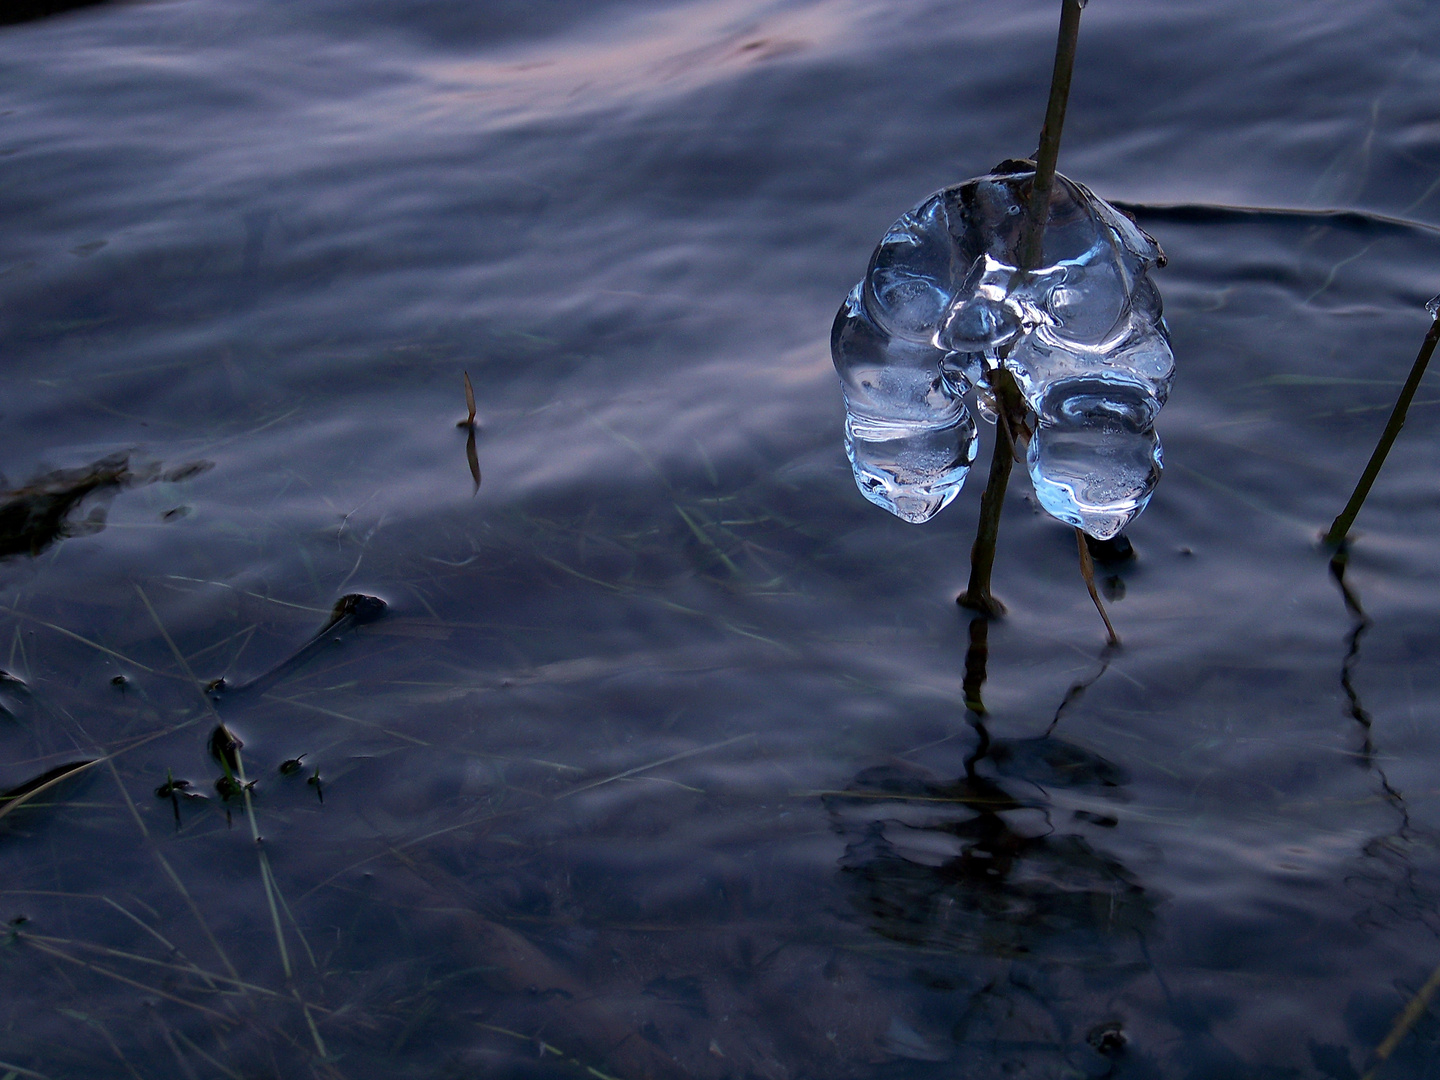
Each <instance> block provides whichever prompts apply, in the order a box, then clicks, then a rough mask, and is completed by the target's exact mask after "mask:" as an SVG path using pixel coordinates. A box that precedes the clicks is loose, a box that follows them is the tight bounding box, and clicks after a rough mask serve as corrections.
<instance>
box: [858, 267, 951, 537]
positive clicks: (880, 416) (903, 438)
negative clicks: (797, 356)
mask: <svg viewBox="0 0 1440 1080" xmlns="http://www.w3.org/2000/svg"><path fill="white" fill-rule="evenodd" d="M830 351H831V355H832V357H833V358H834V361H835V370H836V371H837V372H839V374H840V384H841V387H842V388H843V390H844V392H845V453H846V456H847V457H849V459H850V467H851V469H852V470H853V471H854V474H855V483H856V485H857V486H858V487H859V488H860V493H861V494H862V495H864V496H865V498H867V499H869V500H870V501H871V502H873V503H874V504H875V505H876V506H880V507H884V508H885V509H886V510H888V511H890V512H891V513H892V514H894V515H895V516H896V517H899V518H903V519H904V520H905V521H909V522H912V523H915V524H919V523H921V522H924V521H929V520H930V518H932V517H934V516H935V515H936V514H938V513H939V512H940V511H941V510H943V509H944V508H945V507H946V506H948V505H949V504H950V502H951V500H953V499H954V498H955V496H956V495H957V494H959V492H960V488H961V486H962V485H963V484H964V483H965V477H966V476H967V475H968V474H969V472H970V465H971V463H972V462H974V460H975V454H976V451H977V449H978V447H979V435H978V433H977V431H976V428H975V421H974V418H973V417H972V416H971V415H970V410H969V409H967V408H966V407H965V399H964V398H963V397H961V394H962V393H964V391H965V390H966V389H968V388H969V380H968V377H967V375H966V371H967V368H966V366H965V365H964V364H963V363H960V364H955V365H952V366H951V368H950V370H949V372H948V373H945V372H942V370H941V366H942V363H943V362H944V360H945V354H944V353H943V352H942V351H941V350H939V349H937V348H935V346H934V345H932V344H930V343H929V342H928V341H917V340H914V339H913V338H902V337H892V336H891V335H889V334H887V333H886V332H885V331H884V330H883V329H881V328H880V327H879V326H878V325H876V323H875V321H874V320H872V319H871V318H870V316H869V314H868V312H867V311H866V304H865V297H864V291H863V289H862V288H861V287H860V286H858V285H857V286H856V287H855V289H854V290H852V291H851V293H850V295H849V296H848V297H847V298H846V300H845V303H844V304H843V305H842V306H841V308H840V312H839V314H838V315H837V316H836V317H835V327H834V329H833V330H832V331H831V335H830ZM975 374H976V375H978V371H976V372H975Z"/></svg>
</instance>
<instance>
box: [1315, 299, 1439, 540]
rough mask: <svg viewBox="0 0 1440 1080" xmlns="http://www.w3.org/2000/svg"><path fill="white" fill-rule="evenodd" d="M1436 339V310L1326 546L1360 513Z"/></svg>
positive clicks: (1398, 431) (1413, 395)
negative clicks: (1406, 376) (1368, 459)
mask: <svg viewBox="0 0 1440 1080" xmlns="http://www.w3.org/2000/svg"><path fill="white" fill-rule="evenodd" d="M1437 341H1440V312H1437V313H1436V315H1435V317H1434V320H1433V321H1432V322H1431V323H1430V331H1429V333H1427V334H1426V335H1425V340H1424V342H1422V343H1421V345H1420V353H1419V355H1417V356H1416V357H1415V363H1414V364H1413V365H1412V366H1411V368H1410V377H1409V378H1408V379H1406V380H1405V385H1404V386H1403V387H1402V388H1401V390H1400V396H1399V397H1398V398H1396V399H1395V408H1394V409H1393V410H1392V411H1391V413H1390V421H1389V423H1387V424H1386V425H1385V431H1384V433H1383V434H1382V435H1381V436H1380V441H1379V442H1378V443H1376V444H1375V452H1374V453H1372V454H1371V455H1370V461H1369V463H1367V464H1366V466H1365V471H1364V472H1363V473H1361V474H1360V482H1359V483H1357V484H1356V485H1355V490H1354V492H1352V493H1351V495H1350V501H1349V502H1348V503H1346V504H1345V509H1344V510H1342V511H1340V516H1339V517H1337V518H1336V519H1335V522H1334V524H1332V525H1331V526H1330V531H1329V532H1328V533H1326V534H1325V543H1326V544H1327V545H1328V546H1330V547H1337V548H1338V547H1339V546H1340V545H1341V544H1342V543H1344V542H1345V536H1346V534H1347V533H1349V532H1350V526H1351V525H1353V524H1355V515H1356V514H1358V513H1360V507H1362V506H1363V505H1365V497H1366V496H1367V495H1369V494H1370V487H1371V485H1372V484H1374V483H1375V478H1376V477H1377V476H1379V475H1380V467H1381V466H1382V465H1384V464H1385V457H1386V455H1388V454H1389V453H1390V447H1392V446H1394V445H1395V439H1396V437H1397V436H1398V435H1399V434H1400V429H1401V428H1402V427H1404V426H1405V414H1406V412H1407V411H1409V408H1410V402H1411V400H1412V399H1413V398H1414V397H1415V391H1416V390H1418V389H1420V380H1421V379H1422V378H1424V376H1425V367H1426V365H1428V364H1429V363H1430V356H1431V354H1433V353H1434V352H1435V343H1436V342H1437Z"/></svg>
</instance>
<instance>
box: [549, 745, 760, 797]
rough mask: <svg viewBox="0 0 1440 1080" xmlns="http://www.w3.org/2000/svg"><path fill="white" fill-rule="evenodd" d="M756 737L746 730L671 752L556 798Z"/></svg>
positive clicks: (574, 788) (568, 795)
mask: <svg viewBox="0 0 1440 1080" xmlns="http://www.w3.org/2000/svg"><path fill="white" fill-rule="evenodd" d="M754 737H755V734H754V732H746V733H745V734H744V735H736V736H735V737H734V738H730V739H724V740H722V741H720V742H717V743H711V744H710V745H709V746H697V747H695V749H693V750H682V751H681V752H680V753H678V754H671V755H670V756H669V757H664V758H661V759H660V760H659V761H652V762H650V763H649V764H648V765H637V766H635V768H633V769H626V770H625V771H624V772H618V773H616V774H615V775H613V776H607V777H605V778H604V779H602V780H593V781H591V782H590V783H588V784H581V785H580V786H579V787H573V788H570V789H569V790H568V791H562V792H561V793H560V794H559V795H556V796H555V798H556V800H557V801H558V800H560V799H568V798H569V797H570V796H571V795H578V794H580V793H581V792H582V791H590V790H591V789H592V788H597V787H601V786H603V785H605V784H610V783H614V782H615V781H616V780H624V779H625V778H626V777H630V776H638V775H639V774H640V773H644V772H649V771H650V770H651V769H658V768H659V767H660V766H661V765H669V764H670V763H671V762H674V761H682V760H684V759H685V758H692V757H695V756H696V755H698V754H706V753H709V752H710V751H711V750H721V749H723V748H724V747H727V746H733V745H734V744H735V743H738V742H744V741H745V740H746V739H753V738H754Z"/></svg>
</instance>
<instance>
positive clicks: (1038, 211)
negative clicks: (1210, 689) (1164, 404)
mask: <svg viewBox="0 0 1440 1080" xmlns="http://www.w3.org/2000/svg"><path fill="white" fill-rule="evenodd" d="M1081 7H1082V4H1081V0H1063V4H1062V7H1061V9H1060V35H1059V38H1058V39H1057V41H1056V43H1055V69H1054V71H1053V72H1052V73H1051V76H1050V101H1049V103H1048V104H1047V105H1046V107H1045V124H1044V126H1043V127H1042V128H1041V129H1040V149H1039V150H1037V151H1036V154H1035V180H1034V182H1033V184H1032V185H1031V188H1030V207H1029V213H1028V214H1027V215H1026V220H1025V234H1024V238H1023V240H1022V242H1021V248H1020V263H1021V265H1020V269H1021V271H1022V273H1023V272H1027V271H1030V270H1034V269H1035V268H1036V267H1038V266H1039V265H1040V263H1041V260H1042V259H1043V258H1044V250H1045V226H1046V224H1047V223H1048V222H1049V220H1050V193H1051V192H1052V191H1053V190H1054V188H1055V165H1056V162H1057V161H1058V160H1059V157H1060V133H1061V131H1062V130H1063V128H1064V126H1065V107H1066V104H1067V103H1068V102H1069V100H1070V76H1071V75H1072V74H1073V73H1074V71H1075V49H1076V46H1077V44H1078V43H1079V39H1080V9H1081ZM990 383H991V391H992V392H993V393H994V395H995V411H996V413H997V416H996V424H995V449H994V451H993V454H992V456H991V458H990V479H989V481H988V482H987V483H986V485H985V492H984V494H982V495H981V496H980V522H979V524H978V525H977V526H976V529H975V543H974V546H972V547H971V549H970V583H969V585H967V586H966V587H965V591H964V592H963V593H961V594H960V595H959V596H958V597H956V603H958V604H960V605H961V606H962V607H967V608H971V609H973V610H975V611H978V612H980V613H981V614H982V615H987V616H994V615H1002V614H1004V612H1005V605H1004V604H1002V603H1001V602H1000V601H999V600H997V599H995V597H994V596H992V595H991V593H990V572H991V570H992V569H993V568H994V566H995V545H996V542H997V541H998V540H999V537H1000V512H1001V510H1002V509H1003V508H1004V504H1005V489H1006V487H1007V486H1008V485H1009V483H1010V467H1011V465H1012V464H1014V461H1015V447H1016V439H1015V433H1016V432H1018V431H1020V430H1021V427H1022V424H1023V422H1024V419H1025V402H1024V399H1023V398H1022V397H1021V396H1020V388H1019V387H1018V386H1016V385H1015V377H1014V376H1013V375H1011V374H1010V372H1009V371H1007V370H1005V367H1004V365H1003V364H1002V365H1001V366H1000V367H999V368H997V370H996V371H995V372H994V373H993V375H992V376H991V379H990ZM1106 624H1107V625H1108V624H1109V623H1108V620H1107V623H1106ZM1111 636H1112V637H1113V636H1114V631H1113V630H1112V631H1111Z"/></svg>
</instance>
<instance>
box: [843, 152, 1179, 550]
mask: <svg viewBox="0 0 1440 1080" xmlns="http://www.w3.org/2000/svg"><path fill="white" fill-rule="evenodd" d="M1033 170H1034V165H1033V163H1031V162H1023V161H1007V162H1002V163H1001V164H1000V165H999V166H997V167H996V170H995V171H994V172H993V173H990V174H989V175H986V176H981V177H978V178H976V179H974V180H969V181H966V182H965V183H963V184H957V185H955V186H954V187H949V188H945V189H944V190H942V191H938V192H936V193H935V194H934V195H931V196H930V197H929V198H927V199H925V200H924V201H923V202H921V203H920V204H919V205H918V206H916V207H915V208H914V209H913V210H911V211H910V212H908V213H906V214H905V215H903V216H902V217H901V218H900V220H899V221H897V222H896V223H895V224H894V225H893V226H891V228H890V229H889V231H887V232H886V234H885V235H884V237H882V238H881V241H880V243H879V245H878V246H877V247H876V249H875V253H874V255H873V256H871V259H870V266H869V268H868V270H867V271H866V274H865V279H864V281H862V282H861V283H860V284H859V285H857V286H856V288H855V289H854V290H853V291H852V292H851V293H850V295H849V296H848V297H847V298H846V301H845V304H844V305H843V306H842V308H841V310H840V313H839V315H838V316H837V317H836V321H835V329H834V332H833V333H832V336H831V351H832V355H833V357H834V360H835V367H836V370H837V371H838V372H839V374H840V379H841V383H842V385H843V387H844V391H845V403H846V411H847V416H846V427H845V440H846V448H847V452H848V453H849V456H850V461H851V464H852V466H853V467H854V471H855V479H856V483H857V484H859V486H860V489H861V491H862V493H863V494H864V495H865V497H866V498H867V499H870V501H872V502H874V503H876V504H878V505H880V506H883V507H885V508H886V509H888V510H890V511H891V512H892V513H895V514H898V515H899V516H901V517H903V518H905V519H906V520H907V521H924V520H927V519H928V518H929V517H931V516H932V515H933V514H935V513H937V512H938V511H939V510H940V509H941V508H942V507H944V506H945V505H946V504H947V503H948V502H950V500H951V499H953V498H954V496H955V493H956V492H958V491H959V488H960V485H961V484H962V483H963V482H964V479H965V476H966V473H967V472H968V469H969V465H970V463H971V461H972V460H973V459H974V456H975V445H974V444H975V437H974V421H973V419H972V418H971V415H970V413H969V411H968V410H967V409H966V408H965V405H964V401H963V395H965V394H966V393H968V392H969V391H970V390H971V389H974V391H975V393H976V402H977V407H978V408H979V410H980V412H981V415H982V416H984V418H985V419H987V420H993V417H994V412H993V401H991V400H990V392H989V389H988V387H987V385H986V380H987V375H988V374H989V373H993V372H994V371H995V370H996V369H997V368H998V367H1000V366H1001V365H1003V366H1004V367H1005V368H1006V369H1008V370H1009V371H1010V372H1011V373H1013V374H1014V376H1015V378H1016V381H1017V382H1018V384H1019V386H1020V389H1021V392H1022V393H1023V394H1024V397H1025V401H1026V403H1027V405H1028V406H1029V407H1030V408H1031V409H1032V410H1034V412H1035V414H1036V420H1037V429H1036V432H1035V435H1034V438H1033V439H1032V441H1031V445H1030V448H1029V463H1030V473H1031V478H1032V480H1033V481H1034V483H1035V489H1036V492H1037V494H1038V496H1039V499H1040V503H1041V505H1042V506H1043V507H1045V509H1046V510H1047V511H1048V512H1049V513H1051V514H1052V515H1054V516H1055V517H1057V518H1059V519H1060V520H1062V521H1066V522H1069V523H1071V524H1073V525H1077V526H1078V527H1080V528H1082V529H1084V530H1085V531H1086V532H1088V533H1090V535H1092V536H1095V537H1097V538H1108V537H1111V536H1114V535H1115V534H1116V533H1117V532H1118V531H1119V530H1120V529H1121V528H1123V527H1124V526H1125V524H1126V523H1128V522H1129V521H1130V520H1131V519H1132V518H1133V517H1134V516H1135V515H1136V514H1138V513H1139V512H1140V510H1142V509H1143V508H1144V506H1145V503H1146V502H1147V501H1148V499H1149V498H1150V494H1151V493H1152V492H1153V491H1154V489H1155V484H1156V483H1157V482H1158V480H1159V477H1160V444H1159V440H1158V438H1157V437H1156V436H1155V433H1154V429H1153V425H1154V422H1155V417H1156V416H1157V415H1158V413H1159V411H1160V409H1161V407H1162V406H1163V405H1164V404H1165V399H1166V398H1167V397H1168V396H1169V392H1170V382H1171V379H1172V378H1173V377H1174V371H1175V360H1174V355H1173V353H1172V352H1171V348H1170V339H1169V334H1168V332H1167V330H1166V328H1165V322H1164V318H1163V315H1162V305H1161V302H1160V293H1159V291H1158V290H1157V289H1156V288H1155V286H1154V284H1153V283H1152V282H1151V280H1150V278H1149V272H1150V270H1152V269H1153V268H1155V267H1158V266H1163V265H1164V264H1165V256H1164V254H1163V253H1162V252H1161V251H1160V248H1159V246H1158V245H1157V244H1156V243H1155V241H1154V240H1152V239H1151V238H1150V237H1149V236H1147V235H1146V234H1145V233H1144V231H1143V230H1141V229H1140V228H1139V226H1137V225H1136V224H1135V223H1134V222H1133V221H1132V220H1130V219H1129V218H1128V217H1126V216H1125V215H1124V214H1122V213H1120V212H1119V211H1118V210H1116V209H1115V208H1114V207H1112V206H1111V205H1110V204H1109V203H1107V202H1105V201H1104V200H1103V199H1100V198H1098V197H1096V196H1095V195H1094V194H1093V193H1092V192H1090V191H1089V189H1087V188H1086V187H1085V186H1084V185H1082V184H1078V183H1076V182H1075V181H1073V180H1070V179H1069V178H1067V177H1064V176H1060V175H1058V174H1057V175H1056V177H1055V187H1054V190H1053V192H1052V194H1051V199H1050V216H1049V220H1048V222H1047V225H1046V230H1045V236H1044V241H1043V244H1042V248H1043V253H1042V258H1041V262H1042V265H1041V266H1039V267H1037V268H1032V269H1028V270H1026V269H1022V268H1021V260H1020V257H1019V252H1020V249H1021V246H1022V244H1023V240H1024V232H1025V215H1026V210H1027V204H1028V200H1029V192H1030V185H1031V181H1032V180H1033V177H1034V172H1033ZM907 440H909V441H907ZM910 485H913V490H912V489H911V487H910Z"/></svg>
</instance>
